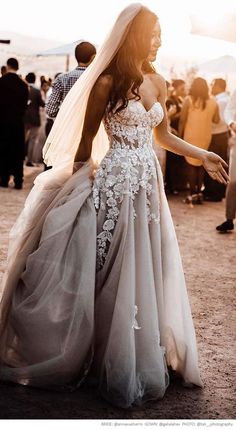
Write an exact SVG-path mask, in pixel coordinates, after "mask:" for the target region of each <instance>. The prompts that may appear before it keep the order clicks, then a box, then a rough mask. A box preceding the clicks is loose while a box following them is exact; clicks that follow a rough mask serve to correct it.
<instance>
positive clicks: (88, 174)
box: [0, 100, 201, 407]
mask: <svg viewBox="0 0 236 430" xmlns="http://www.w3.org/2000/svg"><path fill="white" fill-rule="evenodd" d="M162 119H163V110H162V107H161V105H160V104H159V103H158V102H156V103H154V104H153V106H152V107H151V108H150V110H148V111H147V110H146V109H145V107H144V106H143V104H142V103H141V101H138V100H130V101H129V103H128V105H127V107H126V108H125V109H123V110H121V111H119V112H114V111H112V112H110V111H109V109H108V108H107V110H106V112H105V115H104V119H103V124H104V127H105V130H106V132H107V135H108V138H109V150H108V152H107V153H106V155H105V157H104V158H103V160H102V161H101V163H100V165H99V167H98V168H97V169H96V170H95V172H94V171H93V169H94V166H93V164H92V163H91V162H90V161H89V162H88V163H87V164H86V165H84V166H83V167H82V168H81V169H80V170H79V171H78V172H76V173H75V174H74V175H72V176H71V177H70V178H69V179H68V180H66V181H65V184H64V186H63V187H62V188H61V189H60V191H59V192H58V193H56V194H55V195H53V198H52V203H51V205H50V208H49V209H48V210H47V213H46V215H45V217H44V219H43V221H42V222H41V219H40V218H38V224H39V226H37V227H38V230H39V231H40V234H38V237H36V236H35V237H34V239H32V240H31V247H32V249H31V252H30V253H29V255H28V258H27V260H26V265H25V267H24V270H22V272H21V273H20V275H19V279H18V280H17V286H16V288H15V289H14V292H13V294H12V299H11V301H10V305H9V313H8V316H7V318H6V322H5V330H4V336H3V337H2V340H1V339H0V346H1V351H0V353H1V361H2V364H1V366H0V379H4V380H8V381H14V382H18V383H21V384H25V385H33V386H42V387H51V388H56V387H63V388H76V387H78V386H79V385H80V384H81V383H82V382H83V381H84V380H86V377H87V378H89V377H90V376H91V375H92V376H93V378H94V379H95V380H96V381H97V384H98V387H99V390H100V392H101V394H102V395H103V396H104V397H105V398H107V399H108V400H109V401H111V402H113V403H114V404H115V405H118V406H121V407H129V406H130V405H132V404H135V403H140V402H142V401H145V400H149V399H158V398H161V397H163V395H164V393H165V391H166V388H167V386H168V383H169V377H168V366H170V367H171V368H172V369H174V370H176V371H177V372H178V373H179V374H181V375H182V376H183V379H184V380H185V382H186V383H193V384H196V385H200V386H201V379H200V375H199V370H198V358H197V348H196V339H195V332H194V327H193V322H192V317H191V311H190V306H189V301H188V296H187V291H186V287H185V280H184V274H183V269H182V263H181V258H180V254H179V249H178V244H177V240H176V235H175V231H174V227H173V223H172V220H171V215H170V212H169V208H168V204H167V200H166V197H165V193H164V187H163V178H162V172H161V169H160V166H159V163H158V160H157V158H156V155H155V152H154V150H153V146H152V129H153V127H156V126H157V125H158V124H159V123H160V122H161V121H162ZM93 175H94V176H93ZM35 223H37V220H36V218H35ZM40 223H41V224H40ZM32 242H33V245H32ZM22 267H23V266H22ZM3 339H4V340H3ZM78 395H79V390H78Z"/></svg>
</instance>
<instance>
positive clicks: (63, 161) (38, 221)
mask: <svg viewBox="0 0 236 430" xmlns="http://www.w3.org/2000/svg"><path fill="white" fill-rule="evenodd" d="M142 7H143V6H142V4H140V3H133V4H131V5H129V6H128V7H126V8H125V9H124V10H123V11H122V12H121V13H120V15H119V16H118V18H117V20H116V22H115V23H114V25H113V27H112V29H111V31H110V32H109V34H108V36H107V37H106V39H105V41H104V43H103V44H102V46H101V47H100V49H99V51H98V53H97V56H96V57H95V59H94V61H93V62H92V63H91V65H90V66H89V67H88V68H87V70H86V71H85V72H84V73H83V75H82V76H81V77H80V79H79V80H78V81H77V82H76V83H75V85H74V86H73V88H72V89H71V91H70V92H69V93H68V95H67V96H66V98H65V100H64V101H63V103H62V106H61V108H60V111H59V113H58V115H57V118H56V120H55V123H54V125H53V128H52V130H51V132H50V134H49V136H48V139H47V141H46V143H45V146H44V149H43V157H44V160H45V163H46V164H47V165H49V166H52V169H50V170H48V171H46V172H43V173H41V174H40V175H38V176H37V178H36V180H35V182H34V187H33V189H32V190H31V192H30V193H29V195H28V197H27V199H26V202H25V206H24V209H23V210H22V212H21V214H20V215H19V217H18V219H17V221H16V223H15V224H14V226H13V228H12V230H11V232H10V240H9V248H8V262H7V271H6V273H5V275H4V278H3V283H2V290H3V291H4V293H3V297H2V301H1V307H0V332H1V329H2V328H3V327H4V321H6V318H7V315H8V311H9V308H10V304H11V298H12V294H13V291H14V288H15V286H16V284H17V281H18V279H19V276H20V274H21V273H22V271H23V270H24V267H25V263H26V259H27V257H28V255H30V254H31V253H32V252H33V251H34V250H35V248H36V247H37V244H38V241H39V238H40V233H41V229H42V225H43V222H44V219H45V217H46V215H47V213H48V212H49V210H50V209H51V207H53V206H55V205H56V202H57V200H58V199H60V197H61V193H60V191H61V189H62V187H63V186H64V184H65V182H66V181H67V180H68V179H69V178H70V177H71V174H72V168H73V161H74V156H75V153H76V151H77V148H78V146H79V142H80V138H81V134H82V129H83V122H84V117H85V112H86V106H87V101H88V97H89V94H90V91H91V89H92V87H93V85H94V84H95V82H96V80H97V78H98V77H99V76H100V74H101V73H102V72H103V71H104V70H105V69H106V67H107V66H108V64H109V63H110V61H111V60H112V58H113V57H114V56H115V54H116V53H117V51H118V49H119V47H120V46H121V44H122V42H123V40H124V38H125V37H126V35H127V32H128V30H129V26H130V24H131V23H132V20H133V19H134V17H135V16H136V15H137V14H138V12H139V11H140V10H141V8H142ZM107 150H108V138H107V135H106V133H105V130H104V127H103V125H102V124H101V126H100V128H99V130H98V133H97V135H96V136H95V139H94V141H93V150H92V154H91V160H90V161H89V162H88V163H87V164H86V165H85V166H84V167H83V168H82V169H80V170H82V171H81V173H80V175H81V176H82V177H83V176H84V177H89V175H90V173H91V169H93V167H94V164H95V163H96V164H97V163H99V162H100V161H101V160H102V158H103V157H104V155H105V153H106V151H107Z"/></svg>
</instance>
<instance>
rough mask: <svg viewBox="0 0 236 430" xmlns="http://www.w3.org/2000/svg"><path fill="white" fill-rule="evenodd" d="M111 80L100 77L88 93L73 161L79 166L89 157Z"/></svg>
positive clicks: (106, 100)
mask: <svg viewBox="0 0 236 430" xmlns="http://www.w3.org/2000/svg"><path fill="white" fill-rule="evenodd" d="M111 85H112V78H111V77H110V76H108V75H104V76H100V77H99V78H98V80H97V82H96V83H95V85H94V87H93V88H92V91H91V93H90V96H89V99H88V104H87V108H86V114H85V119H84V125H83V131H82V136H81V140H80V144H79V147H78V150H77V152H76V155H75V159H74V161H75V162H76V163H79V162H81V164H82V163H83V162H85V161H87V160H88V159H89V157H90V155H91V151H92V143H93V139H94V137H95V136H96V134H97V132H98V129H99V126H100V123H101V121H102V118H103V116H104V113H105V109H106V106H107V103H108V100H109V94H110V90H111Z"/></svg>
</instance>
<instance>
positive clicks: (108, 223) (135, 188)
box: [93, 102, 163, 270]
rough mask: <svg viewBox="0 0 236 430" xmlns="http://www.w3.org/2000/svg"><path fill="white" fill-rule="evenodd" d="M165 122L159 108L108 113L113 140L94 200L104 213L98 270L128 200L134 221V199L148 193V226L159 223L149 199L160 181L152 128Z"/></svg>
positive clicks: (99, 173)
mask: <svg viewBox="0 0 236 430" xmlns="http://www.w3.org/2000/svg"><path fill="white" fill-rule="evenodd" d="M162 118H163V111H162V109H161V107H160V105H159V104H154V105H153V106H152V108H151V109H150V110H149V111H148V112H147V111H146V110H145V108H144V107H143V106H142V104H141V103H138V102H135V103H130V104H129V105H128V107H127V108H126V109H124V110H122V111H121V112H118V113H117V114H116V113H115V114H112V113H108V114H107V115H106V116H105V118H104V125H105V128H106V131H107V134H108V137H109V140H110V150H109V151H108V153H107V154H106V156H105V158H104V159H103V161H102V162H101V164H100V166H99V168H98V170H97V172H96V175H95V179H94V183H93V199H94V205H95V208H96V209H97V211H99V210H102V211H105V221H104V223H103V226H102V231H101V232H100V233H99V234H98V236H97V270H100V269H101V268H102V267H103V265H104V262H105V259H106V255H107V252H108V249H109V245H110V242H111V240H112V236H113V232H114V229H115V226H116V222H117V220H118V217H119V214H120V209H121V204H122V202H123V200H124V198H125V197H126V196H129V197H130V198H131V201H132V202H133V205H132V208H133V217H134V219H135V218H136V217H137V214H136V212H135V207H134V202H135V196H136V195H137V193H138V192H139V191H140V189H144V190H145V191H146V211H147V217H148V222H156V223H158V222H159V217H160V211H159V210H158V211H156V210H155V212H153V211H152V205H151V200H150V196H151V194H152V193H153V180H154V181H157V170H156V164H155V163H156V161H155V154H154V151H153V148H152V128H153V127H154V126H155V125H157V124H158V123H159V122H160V121H161V120H162Z"/></svg>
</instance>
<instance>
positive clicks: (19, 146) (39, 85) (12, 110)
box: [0, 42, 236, 225]
mask: <svg viewBox="0 0 236 430" xmlns="http://www.w3.org/2000/svg"><path fill="white" fill-rule="evenodd" d="M95 55H96V48H95V47H94V46H93V45H92V44H90V43H89V42H82V43H80V44H79V45H77V47H76V49H75V57H76V60H77V63H78V66H77V67H76V68H75V69H74V70H72V71H70V72H67V73H57V74H56V76H54V78H53V79H52V78H50V77H47V78H46V77H45V76H40V77H39V76H36V75H35V73H34V72H29V73H28V74H27V75H26V76H24V77H23V76H20V75H18V74H17V71H18V68H19V64H18V61H17V59H15V58H10V59H9V60H8V61H7V64H6V65H4V66H2V67H1V78H0V186H2V187H8V184H9V180H10V177H11V176H13V179H14V185H15V188H16V189H21V188H22V186H23V176H24V170H23V166H24V164H25V165H26V166H28V167H33V166H35V165H39V164H41V163H43V159H42V148H43V146H44V143H45V141H46V138H47V136H48V134H49V132H50V130H51V127H52V125H53V122H54V120H55V118H56V116H57V113H58V111H59V109H60V105H61V103H62V101H63V100H64V98H65V96H66V95H67V93H68V92H69V91H70V89H71V88H72V86H73V85H74V83H75V82H76V81H77V79H79V77H80V76H81V74H82V73H83V72H84V71H85V70H86V68H87V67H88V65H89V64H90V63H91V61H93V58H94V57H95ZM166 87H167V100H166V111H167V120H168V126H169V130H170V131H171V132H172V133H174V134H175V135H177V136H179V137H180V138H183V139H184V140H186V141H187V142H189V143H191V144H192V145H195V146H198V147H200V148H203V149H207V150H210V151H213V152H215V153H217V154H218V155H220V156H221V157H222V158H223V160H225V161H226V162H227V163H228V162H229V158H230V151H231V147H232V146H234V147H235V146H236V145H235V132H236V130H234V124H235V110H236V109H235V106H234V105H233V108H232V107H231V111H230V113H229V112H228V113H227V110H230V109H229V105H230V103H231V101H230V95H229V93H228V91H227V83H226V81H225V80H224V79H222V78H216V79H214V80H213V81H212V82H211V84H210V85H209V84H208V83H207V81H206V80H205V79H203V78H201V77H197V78H195V79H193V81H192V83H191V85H190V86H189V85H187V84H186V82H185V81H184V80H183V79H174V80H172V81H171V82H166ZM231 104H232V103H231ZM155 150H156V153H157V156H158V159H159V161H160V164H161V167H162V171H163V176H164V179H165V186H166V192H167V193H170V194H174V195H175V194H178V193H180V192H181V191H186V193H187V197H186V199H185V200H184V201H185V202H186V203H188V204H191V205H194V204H202V202H203V201H204V200H207V201H213V202H219V201H221V200H222V199H223V198H224V197H225V194H226V187H225V185H223V184H220V183H218V182H216V181H213V180H212V179H211V178H210V177H209V175H207V173H205V171H204V168H203V166H202V162H201V161H200V160H197V159H193V158H190V157H182V156H180V155H178V154H174V153H171V152H169V151H166V150H165V149H163V148H161V147H158V146H155ZM234 157H235V156H234ZM231 158H232V157H231ZM231 164H232V163H231ZM44 168H45V169H46V168H47V167H46V166H44ZM235 170H236V166H234V168H233V171H235ZM231 173H232V168H231ZM235 182H236V181H235ZM229 194H230V195H231V194H232V190H231V191H230V193H229ZM232 196H233V197H232ZM232 196H231V197H230V199H231V201H232V199H233V200H234V203H233V209H232V205H231V209H232V210H231V213H230V217H231V218H232V219H233V218H234V217H235V213H234V212H235V210H236V207H235V206H236V196H235V189H234V191H233V194H232ZM227 219H228V218H227ZM231 225H232V224H231Z"/></svg>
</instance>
